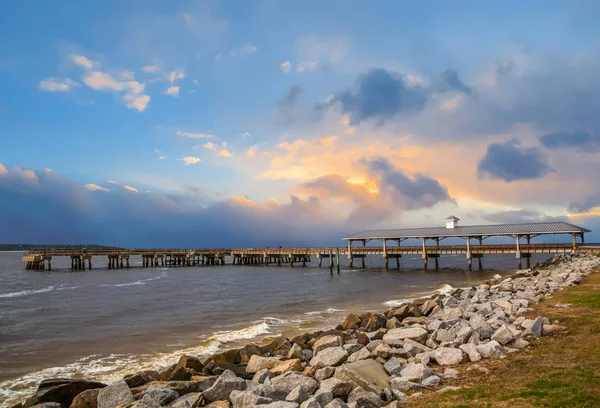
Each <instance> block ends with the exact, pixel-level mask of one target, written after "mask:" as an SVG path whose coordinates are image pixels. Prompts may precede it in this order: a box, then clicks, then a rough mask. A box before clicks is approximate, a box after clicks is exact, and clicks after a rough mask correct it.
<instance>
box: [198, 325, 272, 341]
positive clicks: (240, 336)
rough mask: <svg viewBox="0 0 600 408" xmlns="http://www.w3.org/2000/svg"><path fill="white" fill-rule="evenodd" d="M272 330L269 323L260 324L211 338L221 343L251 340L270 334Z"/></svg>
mask: <svg viewBox="0 0 600 408" xmlns="http://www.w3.org/2000/svg"><path fill="white" fill-rule="evenodd" d="M270 328H271V326H269V324H268V323H267V322H260V323H256V324H253V325H251V326H248V327H244V328H243V329H239V330H231V331H222V332H216V333H215V334H213V335H212V336H211V337H210V338H211V339H213V340H217V341H219V342H221V343H230V342H234V341H239V340H250V339H253V338H255V337H258V336H260V335H261V334H269V333H270V330H269V329H270Z"/></svg>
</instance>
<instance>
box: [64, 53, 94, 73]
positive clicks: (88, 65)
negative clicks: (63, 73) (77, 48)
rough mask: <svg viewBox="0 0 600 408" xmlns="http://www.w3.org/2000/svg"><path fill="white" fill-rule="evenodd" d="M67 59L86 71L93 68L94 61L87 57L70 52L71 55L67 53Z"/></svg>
mask: <svg viewBox="0 0 600 408" xmlns="http://www.w3.org/2000/svg"><path fill="white" fill-rule="evenodd" d="M69 59H70V60H71V61H72V62H73V63H74V64H75V65H77V66H79V67H81V68H84V69H87V70H88V71H91V70H92V69H94V65H95V63H94V62H93V61H90V60H89V59H87V58H86V57H84V56H83V55H76V54H71V55H69Z"/></svg>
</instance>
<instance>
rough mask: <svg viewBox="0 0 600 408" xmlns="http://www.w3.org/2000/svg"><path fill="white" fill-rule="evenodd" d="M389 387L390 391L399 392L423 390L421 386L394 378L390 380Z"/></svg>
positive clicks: (406, 379)
mask: <svg viewBox="0 0 600 408" xmlns="http://www.w3.org/2000/svg"><path fill="white" fill-rule="evenodd" d="M390 386H391V388H392V390H397V391H401V392H406V391H411V390H416V389H422V388H424V387H423V386H422V385H421V384H419V383H416V382H413V381H411V380H409V379H408V378H405V377H394V378H392V379H391V380H390Z"/></svg>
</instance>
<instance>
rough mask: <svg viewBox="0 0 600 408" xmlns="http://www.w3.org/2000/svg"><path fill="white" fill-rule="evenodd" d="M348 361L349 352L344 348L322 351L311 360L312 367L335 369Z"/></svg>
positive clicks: (330, 348) (331, 348)
mask: <svg viewBox="0 0 600 408" xmlns="http://www.w3.org/2000/svg"><path fill="white" fill-rule="evenodd" d="M347 359H348V352H347V351H346V350H344V349H343V348H342V347H329V348H326V349H322V350H321V351H319V353H318V354H317V355H316V356H314V357H313V358H312V360H310V365H311V366H313V367H317V368H323V367H327V366H330V367H335V366H338V365H340V364H342V363H343V362H344V361H346V360H347Z"/></svg>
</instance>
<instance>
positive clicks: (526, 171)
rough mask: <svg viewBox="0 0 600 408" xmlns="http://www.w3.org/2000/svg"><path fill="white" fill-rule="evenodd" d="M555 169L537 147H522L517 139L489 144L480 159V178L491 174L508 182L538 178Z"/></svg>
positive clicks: (478, 168)
mask: <svg viewBox="0 0 600 408" xmlns="http://www.w3.org/2000/svg"><path fill="white" fill-rule="evenodd" d="M551 171H553V170H552V168H551V167H550V166H548V164H547V163H546V159H545V157H544V156H543V155H542V154H541V153H540V152H539V151H538V149H537V148H535V147H520V146H519V142H518V141H516V140H514V139H513V140H509V141H508V142H506V143H492V144H490V145H488V148H487V153H486V154H485V156H484V157H483V159H481V160H480V161H479V164H478V165H477V172H478V175H479V178H484V177H485V176H490V177H492V178H495V179H501V180H505V181H508V182H511V181H518V180H533V179H538V178H541V177H543V176H545V175H546V174H548V173H549V172H551Z"/></svg>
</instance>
